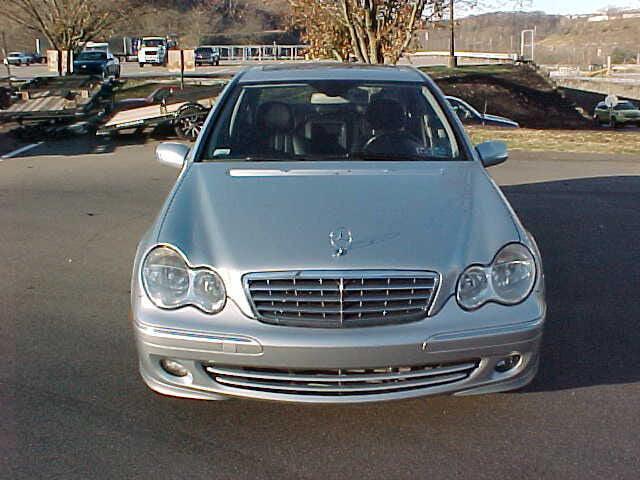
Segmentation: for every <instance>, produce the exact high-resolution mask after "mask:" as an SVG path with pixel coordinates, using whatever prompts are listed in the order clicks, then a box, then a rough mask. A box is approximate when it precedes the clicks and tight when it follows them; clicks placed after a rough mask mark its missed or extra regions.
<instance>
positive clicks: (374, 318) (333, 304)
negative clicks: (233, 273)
mask: <svg viewBox="0 0 640 480" xmlns="http://www.w3.org/2000/svg"><path fill="white" fill-rule="evenodd" d="M438 280H439V277H438V275H437V274H436V273H434V272H422V271H421V272H414V271H396V270H391V271H389V270H376V271H358V270H353V271H326V272H325V271H323V272H318V271H298V272H268V273H252V274H248V275H245V277H244V283H245V288H246V291H247V294H248V295H249V299H250V301H251V304H252V306H253V309H254V312H255V314H256V316H257V318H258V319H259V320H260V321H262V322H265V323H273V324H278V325H288V326H302V327H319V328H348V327H363V326H373V325H389V324H398V323H407V322H413V321H416V320H420V319H422V318H425V317H426V316H427V313H428V310H429V307H430V305H431V302H432V300H433V297H434V294H435V291H436V289H437V287H438Z"/></svg>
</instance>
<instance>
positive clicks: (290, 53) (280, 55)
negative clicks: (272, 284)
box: [201, 44, 308, 61]
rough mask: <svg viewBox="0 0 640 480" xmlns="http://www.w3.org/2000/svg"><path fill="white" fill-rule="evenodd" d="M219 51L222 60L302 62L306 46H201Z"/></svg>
mask: <svg viewBox="0 0 640 480" xmlns="http://www.w3.org/2000/svg"><path fill="white" fill-rule="evenodd" d="M201 46H202V47H213V48H217V49H218V50H219V51H220V58H221V59H223V60H242V61H247V60H257V61H262V60H304V59H305V52H306V49H307V48H308V47H307V45H276V44H274V45H201Z"/></svg>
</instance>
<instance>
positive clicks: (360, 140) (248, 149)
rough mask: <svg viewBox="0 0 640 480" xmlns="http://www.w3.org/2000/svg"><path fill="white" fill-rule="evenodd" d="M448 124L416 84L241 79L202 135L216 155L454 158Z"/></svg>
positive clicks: (207, 157)
mask: <svg viewBox="0 0 640 480" xmlns="http://www.w3.org/2000/svg"><path fill="white" fill-rule="evenodd" d="M459 156H460V155H459V149H458V146H457V143H456V140H455V137H454V134H453V130H452V128H451V125H450V124H449V122H448V121H447V119H446V118H445V116H444V113H443V112H442V110H441V108H440V106H439V105H438V104H437V102H436V100H435V98H434V97H433V95H432V94H431V92H430V91H429V89H428V88H427V87H426V86H424V85H423V84H417V83H398V82H394V83H363V82H356V81H348V82H347V81H337V80H330V81H326V80H325V81H319V82H309V83H295V84H262V85H240V86H238V87H236V89H235V91H234V92H232V94H231V97H230V99H229V101H227V102H226V103H225V105H224V107H223V110H222V112H221V113H220V116H219V118H218V121H217V122H216V124H215V127H214V128H213V130H212V131H211V133H210V136H209V138H208V139H207V140H206V146H205V149H204V153H203V154H202V155H201V159H202V160H204V161H215V160H257V161H261V160H262V161H269V160H285V161H286V160H335V159H352V160H458V159H459Z"/></svg>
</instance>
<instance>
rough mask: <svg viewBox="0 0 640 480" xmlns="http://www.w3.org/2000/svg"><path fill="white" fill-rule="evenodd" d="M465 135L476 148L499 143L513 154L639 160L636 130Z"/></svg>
mask: <svg viewBox="0 0 640 480" xmlns="http://www.w3.org/2000/svg"><path fill="white" fill-rule="evenodd" d="M467 132H468V133H469V134H470V136H471V139H472V140H473V142H474V143H476V144H477V143H480V142H484V141H487V140H502V141H504V142H506V143H507V145H508V147H509V149H512V150H529V151H555V152H576V153H621V154H627V155H638V156H639V157H640V129H637V128H635V129H633V128H628V129H621V130H615V131H614V130H534V129H529V128H514V129H507V128H487V127H467ZM639 159H640V158H639Z"/></svg>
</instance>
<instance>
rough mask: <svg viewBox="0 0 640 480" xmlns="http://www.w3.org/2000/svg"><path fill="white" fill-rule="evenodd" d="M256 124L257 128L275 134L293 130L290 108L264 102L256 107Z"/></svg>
mask: <svg viewBox="0 0 640 480" xmlns="http://www.w3.org/2000/svg"><path fill="white" fill-rule="evenodd" d="M257 124H258V126H259V127H261V128H264V129H266V130H271V131H275V132H290V131H291V130H293V126H294V125H293V114H292V112H291V107H290V106H289V105H287V104H286V103H282V102H266V103H263V104H262V105H260V106H259V107H258V113H257Z"/></svg>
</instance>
